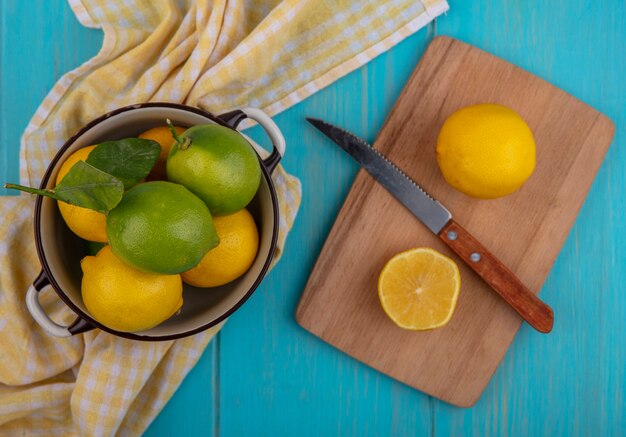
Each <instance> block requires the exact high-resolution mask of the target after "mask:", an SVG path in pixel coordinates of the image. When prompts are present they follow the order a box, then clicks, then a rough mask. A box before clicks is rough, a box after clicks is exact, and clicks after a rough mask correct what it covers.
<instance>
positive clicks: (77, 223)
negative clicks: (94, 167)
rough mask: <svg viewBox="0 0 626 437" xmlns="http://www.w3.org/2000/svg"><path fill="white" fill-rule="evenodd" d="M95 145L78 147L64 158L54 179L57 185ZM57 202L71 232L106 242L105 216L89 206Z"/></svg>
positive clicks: (86, 238)
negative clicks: (82, 206)
mask: <svg viewBox="0 0 626 437" xmlns="http://www.w3.org/2000/svg"><path fill="white" fill-rule="evenodd" d="M95 147H96V146H89V147H83V148H82V149H78V150H77V151H76V152H74V153H72V154H71V155H70V156H69V157H68V158H67V159H66V160H65V162H63V165H62V166H61V168H60V169H59V173H58V174H57V179H56V183H57V185H58V184H59V182H61V180H62V179H63V178H64V177H65V175H66V174H67V173H68V172H69V171H70V169H71V168H72V167H73V166H74V164H76V163H77V162H78V161H86V160H87V156H89V153H90V152H91V151H92V150H93V149H94V148H95ZM57 204H58V206H59V211H60V212H61V216H62V217H63V220H65V223H66V224H67V226H68V227H69V228H70V229H71V230H72V232H74V233H75V234H76V235H78V236H79V237H81V238H83V239H85V240H88V241H96V242H99V243H106V241H107V233H106V216H105V215H104V214H103V213H101V212H98V211H94V210H93V209H89V208H81V207H80V206H75V205H70V204H69V203H65V202H61V201H58V202H57Z"/></svg>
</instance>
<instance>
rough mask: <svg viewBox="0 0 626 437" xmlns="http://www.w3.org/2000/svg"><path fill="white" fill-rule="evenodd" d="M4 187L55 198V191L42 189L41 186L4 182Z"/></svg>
mask: <svg viewBox="0 0 626 437" xmlns="http://www.w3.org/2000/svg"><path fill="white" fill-rule="evenodd" d="M4 188H9V189H13V190H20V191H25V192H27V193H30V194H39V195H40V196H48V197H52V198H53V199H54V198H55V197H54V192H52V191H50V190H42V189H39V188H31V187H25V186H24V185H19V184H4Z"/></svg>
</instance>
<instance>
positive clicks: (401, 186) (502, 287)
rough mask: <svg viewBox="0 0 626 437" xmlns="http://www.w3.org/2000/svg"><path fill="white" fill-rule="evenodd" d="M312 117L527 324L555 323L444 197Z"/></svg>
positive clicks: (543, 327)
mask: <svg viewBox="0 0 626 437" xmlns="http://www.w3.org/2000/svg"><path fill="white" fill-rule="evenodd" d="M307 120H308V121H309V123H311V124H312V125H313V126H315V127H316V128H317V129H319V130H320V131H321V132H322V133H323V134H324V135H326V136H327V137H328V138H330V139H331V140H333V141H334V142H335V143H337V144H338V145H339V146H340V147H341V148H342V149H343V150H345V151H346V152H348V154H349V155H350V156H352V158H353V159H354V160H355V161H357V162H358V163H359V164H360V165H361V167H363V168H364V169H365V170H366V171H367V172H368V173H369V174H370V175H371V176H372V177H373V178H374V179H376V181H378V183H379V184H381V185H382V186H383V187H385V189H387V191H389V192H390V193H391V194H393V196H394V197H395V198H396V199H398V200H399V201H400V203H402V204H403V205H404V206H405V207H406V208H407V209H408V210H409V211H411V212H412V213H413V215H415V217H417V218H418V219H419V220H420V221H421V222H422V223H423V224H424V225H425V226H426V227H427V228H428V229H430V230H431V231H432V232H433V233H434V234H435V235H437V236H438V237H439V238H440V239H441V240H442V241H443V242H444V243H445V244H446V245H448V247H450V249H452V250H453V251H454V252H455V253H456V254H457V255H458V256H459V257H460V258H461V259H462V260H463V261H464V262H465V263H466V264H467V265H468V266H469V267H470V268H471V269H472V270H474V271H475V272H476V273H477V274H478V275H479V276H480V277H481V278H482V279H483V280H484V281H485V282H486V283H487V284H489V286H491V288H493V289H494V290H495V291H496V292H497V293H498V294H499V295H500V296H501V297H502V298H503V299H504V300H505V301H506V302H507V303H508V304H509V305H510V306H511V307H512V308H513V309H514V310H515V311H516V312H517V313H518V314H519V315H520V316H521V317H522V318H523V319H524V320H525V321H526V322H527V323H528V324H529V325H531V326H532V327H533V328H535V329H536V330H537V331H539V332H543V333H548V332H550V331H551V330H552V325H553V324H554V313H553V312H552V309H551V308H550V307H549V306H548V305H546V304H545V303H544V302H542V301H541V300H540V299H539V298H538V297H537V296H535V294H534V293H533V292H531V291H530V290H529V289H528V288H527V287H526V286H525V285H524V284H523V283H522V281H520V280H519V279H518V278H517V277H516V276H515V274H514V273H513V272H511V271H510V270H509V269H508V268H507V267H506V266H505V265H504V264H502V263H501V262H500V261H499V260H498V259H497V258H496V257H495V256H494V255H492V254H491V253H490V252H489V251H488V250H487V249H486V248H485V247H484V246H483V245H482V244H480V243H479V242H478V240H476V239H475V238H474V237H473V236H472V235H471V234H470V233H469V232H467V231H466V230H465V229H463V228H462V227H461V226H460V225H459V224H458V223H457V222H455V221H454V220H453V219H452V214H451V213H450V211H448V210H447V209H446V208H445V207H444V206H443V205H442V204H441V203H439V202H438V201H437V200H435V199H433V198H432V197H431V196H429V195H428V194H427V193H426V191H424V190H423V189H422V187H420V186H419V185H418V184H417V183H416V182H415V181H413V180H412V179H411V178H409V177H408V176H407V175H406V174H405V173H404V172H403V171H402V170H400V169H399V168H398V167H397V166H396V165H395V164H393V163H392V162H391V161H389V160H388V159H387V158H385V156H383V155H382V154H381V153H380V152H379V151H378V150H376V149H374V148H373V147H372V146H371V145H369V144H368V143H367V142H366V141H364V140H362V139H361V138H359V137H357V136H356V135H353V134H352V133H350V132H348V131H346V130H344V129H341V128H339V127H337V126H333V125H332V124H329V123H326V122H325V121H322V120H319V119H316V118H307Z"/></svg>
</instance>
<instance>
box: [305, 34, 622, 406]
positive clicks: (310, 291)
mask: <svg viewBox="0 0 626 437" xmlns="http://www.w3.org/2000/svg"><path fill="white" fill-rule="evenodd" d="M435 41H437V42H438V44H437V45H438V46H439V47H440V49H441V47H442V46H441V44H442V43H445V44H454V43H455V42H458V43H460V44H463V45H468V44H467V43H465V42H463V41H460V40H457V39H455V38H452V37H449V36H445V35H444V36H439V37H436V38H434V39H433V41H432V42H431V44H430V45H429V47H428V49H427V51H426V53H425V54H424V56H423V57H422V59H421V60H420V62H419V63H418V64H417V66H416V71H417V70H419V69H420V67H421V66H422V64H423V61H424V59H426V58H427V54H428V53H429V52H430V51H431V50H434V49H436V46H435V45H433V43H434V42H435ZM472 48H473V49H475V50H476V51H479V52H482V53H484V54H486V55H488V56H490V57H495V56H494V55H491V54H490V53H488V52H486V51H484V50H481V49H478V48H475V47H472ZM444 49H445V47H444ZM500 61H501V62H502V63H505V64H508V65H509V66H510V67H513V68H514V69H517V70H519V71H520V72H523V73H525V74H528V75H532V76H534V77H535V79H536V80H538V81H539V82H541V83H542V84H544V85H546V86H549V87H551V88H557V89H558V91H559V92H560V94H561V95H562V96H564V97H565V96H567V97H568V98H570V99H572V100H573V101H575V102H576V103H578V104H581V105H584V106H585V107H587V108H588V109H589V110H590V111H589V112H590V116H592V117H594V120H593V123H592V127H591V128H590V132H591V131H592V130H595V129H598V130H599V131H601V132H602V134H603V136H602V140H606V143H605V142H604V141H600V140H597V139H595V140H597V143H598V144H601V147H602V149H603V153H602V157H601V161H600V165H599V166H598V168H597V169H595V171H594V172H593V178H592V180H591V181H590V183H589V185H588V186H587V187H586V188H587V189H586V193H585V196H584V197H585V198H586V197H587V194H588V192H589V190H590V189H591V186H592V185H593V182H594V180H595V178H596V176H597V172H598V170H599V168H600V166H601V164H602V163H603V162H604V157H605V155H606V153H607V152H608V149H609V147H610V144H611V142H612V140H613V137H614V135H615V124H614V123H613V121H612V120H611V119H610V118H609V117H608V116H607V115H605V114H603V113H602V112H600V111H598V110H597V109H595V108H594V107H592V106H591V105H589V104H587V103H585V102H584V101H582V100H580V99H578V98H577V97H574V96H573V95H571V94H569V93H568V92H566V91H565V90H562V89H560V88H558V87H556V86H555V85H552V84H551V83H549V82H548V81H546V80H544V79H543V78H541V77H538V76H536V75H534V74H533V73H531V72H529V71H527V70H525V69H524V68H522V67H519V66H517V65H515V64H513V63H512V62H509V61H506V60H502V59H500ZM415 74H416V72H414V73H413V75H415ZM413 75H412V77H411V79H409V81H408V82H407V86H408V83H409V82H411V81H412V78H413ZM406 88H407V87H406V86H405V88H404V89H403V90H402V93H401V95H400V97H399V98H398V100H400V99H401V97H402V95H403V94H404V93H405V90H406ZM396 105H397V102H396ZM396 105H394V109H393V110H392V111H391V112H390V114H389V116H388V117H387V118H386V120H385V122H384V124H383V127H382V128H381V132H383V131H384V130H385V129H386V126H387V124H388V123H389V122H390V121H391V120H393V118H394V113H395V109H396ZM603 125H604V126H603ZM379 136H380V133H379ZM377 144H379V138H378V137H377V139H376V141H375V142H374V145H375V146H376V145H377ZM382 151H383V152H385V151H384V150H382ZM355 180H356V178H355ZM353 188H354V183H353V186H352V187H351V191H352V189H353ZM351 191H350V193H348V195H347V196H346V200H345V201H344V204H343V205H342V208H341V210H343V209H344V207H345V204H346V202H347V201H348V199H349V198H350V196H351ZM584 201H585V200H583V202H581V204H580V205H579V207H578V208H577V209H576V210H575V214H574V218H573V220H572V224H571V225H570V226H569V231H568V232H567V234H566V235H565V237H564V240H566V239H567V238H568V235H569V233H570V232H571V228H572V225H573V223H574V222H575V220H576V218H577V216H578V214H579V212H580V209H581V208H582V206H583V204H584ZM340 215H341V212H340V214H339V216H340ZM336 226H337V220H335V223H334V224H333V227H332V228H331V232H330V233H332V231H333V229H335V227H336ZM330 233H329V235H328V237H327V241H326V242H325V243H324V247H323V248H322V251H321V253H323V252H324V248H325V246H326V244H327V243H328V240H330V236H331V235H330ZM561 246H562V244H561ZM555 260H556V258H555ZM318 261H319V260H318ZM553 264H554V261H553V262H552V263H550V268H549V270H551V269H552V267H553ZM317 268H318V262H317V261H316V263H315V267H314V268H313V270H312V276H311V277H310V278H309V279H313V272H315V271H316V270H317ZM548 275H549V273H548V274H546V277H545V278H544V280H543V281H542V284H541V286H540V287H539V288H538V289H537V292H540V291H541V290H542V288H543V284H544V282H545V280H546V279H547V277H548ZM318 279H319V278H318ZM323 284H324V281H321V282H311V281H310V280H309V281H307V284H306V286H305V289H304V292H303V295H302V298H301V299H300V301H299V303H298V306H297V309H296V321H297V323H298V324H299V325H300V326H301V327H302V328H303V329H305V330H306V331H309V332H310V333H311V334H313V335H314V336H316V337H318V338H320V339H321V340H323V341H325V342H327V343H328V344H330V345H332V346H333V347H335V348H337V349H340V350H341V351H342V352H343V353H344V354H346V355H348V356H350V357H351V358H354V359H355V360H356V361H358V362H361V363H363V364H366V365H367V366H368V367H371V368H372V369H375V370H376V371H380V372H381V373H384V374H385V375H386V376H388V377H390V378H391V379H394V380H396V381H399V382H401V383H402V384H405V385H407V386H409V387H411V388H414V389H417V390H420V391H422V392H424V393H426V394H428V395H430V396H433V397H435V398H437V399H441V400H442V401H444V402H446V403H449V404H451V405H454V406H458V407H462V408H469V407H472V406H473V405H475V404H476V402H477V401H478V400H480V398H481V397H482V394H483V393H484V390H485V389H486V387H487V386H488V385H489V382H490V381H491V379H492V377H493V374H494V373H495V371H496V370H497V368H498V367H499V366H500V364H501V362H502V360H503V358H504V356H505V355H506V353H507V352H508V349H509V347H510V345H511V344H512V342H513V340H514V339H515V337H516V335H517V333H518V331H519V327H517V328H516V329H515V332H514V333H513V335H512V337H511V340H510V341H508V343H507V344H506V349H505V350H504V353H503V354H502V356H501V358H500V359H499V360H498V361H497V363H495V365H494V366H493V369H492V371H491V372H486V373H485V375H487V374H488V376H489V378H488V379H487V380H486V381H485V384H484V385H483V386H482V387H481V389H480V391H477V393H475V395H472V396H461V397H462V398H464V399H462V400H461V401H459V399H458V398H459V396H456V394H457V392H455V390H454V388H453V390H452V393H449V395H448V396H440V395H438V394H433V391H432V390H430V391H427V390H424V389H422V388H420V387H417V386H415V385H412V384H410V383H408V382H405V381H403V380H401V379H398V378H397V377H395V376H392V375H391V374H390V373H388V372H389V370H388V369H379V368H377V367H376V366H375V365H372V364H370V363H369V362H367V361H365V360H367V359H368V357H366V356H364V357H363V359H360V358H358V357H357V356H355V355H353V354H352V353H351V352H350V351H347V350H346V349H343V348H342V346H339V345H338V344H337V342H335V341H330V340H328V339H326V338H325V332H326V330H327V329H329V326H330V325H332V323H331V324H329V323H328V320H327V319H325V320H324V322H323V323H322V326H321V327H320V326H318V327H317V328H315V327H314V326H312V325H310V324H309V322H307V320H306V319H307V317H306V310H307V309H305V307H306V306H307V305H308V304H309V303H311V301H313V302H314V301H315V300H316V299H315V298H314V297H313V296H314V295H315V293H317V292H318V291H319V290H317V289H318V288H320V286H323ZM305 296H306V297H307V298H306V299H303V298H304V297H305ZM311 322H315V320H311ZM315 323H318V322H315ZM320 328H321V329H320ZM357 352H358V351H357ZM459 393H460V392H459ZM464 400H467V402H465V401H464Z"/></svg>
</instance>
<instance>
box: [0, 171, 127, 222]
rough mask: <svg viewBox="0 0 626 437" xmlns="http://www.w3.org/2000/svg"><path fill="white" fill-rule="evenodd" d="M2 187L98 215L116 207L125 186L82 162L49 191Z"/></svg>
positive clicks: (9, 185)
mask: <svg viewBox="0 0 626 437" xmlns="http://www.w3.org/2000/svg"><path fill="white" fill-rule="evenodd" d="M4 186H5V188H14V189H16V190H20V191H26V192H27V193H31V194H39V195H41V196H47V197H51V198H52V199H56V200H61V201H63V202H66V203H70V204H72V205H76V206H81V207H83V208H89V209H93V210H96V211H100V212H108V211H110V210H112V209H113V208H115V206H116V205H117V204H118V203H119V202H120V200H122V195H123V194H124V185H123V184H122V182H121V181H120V180H119V179H117V178H115V177H113V176H111V175H110V174H108V173H105V172H103V171H101V170H98V169H97V168H95V167H93V166H92V165H89V164H87V163H86V162H84V161H78V162H77V163H76V164H74V165H73V166H72V168H71V169H70V171H69V172H67V174H66V175H65V177H64V178H63V180H61V182H60V183H59V185H57V186H56V187H54V188H52V189H38V188H30V187H25V186H23V185H16V184H5V185H4Z"/></svg>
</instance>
